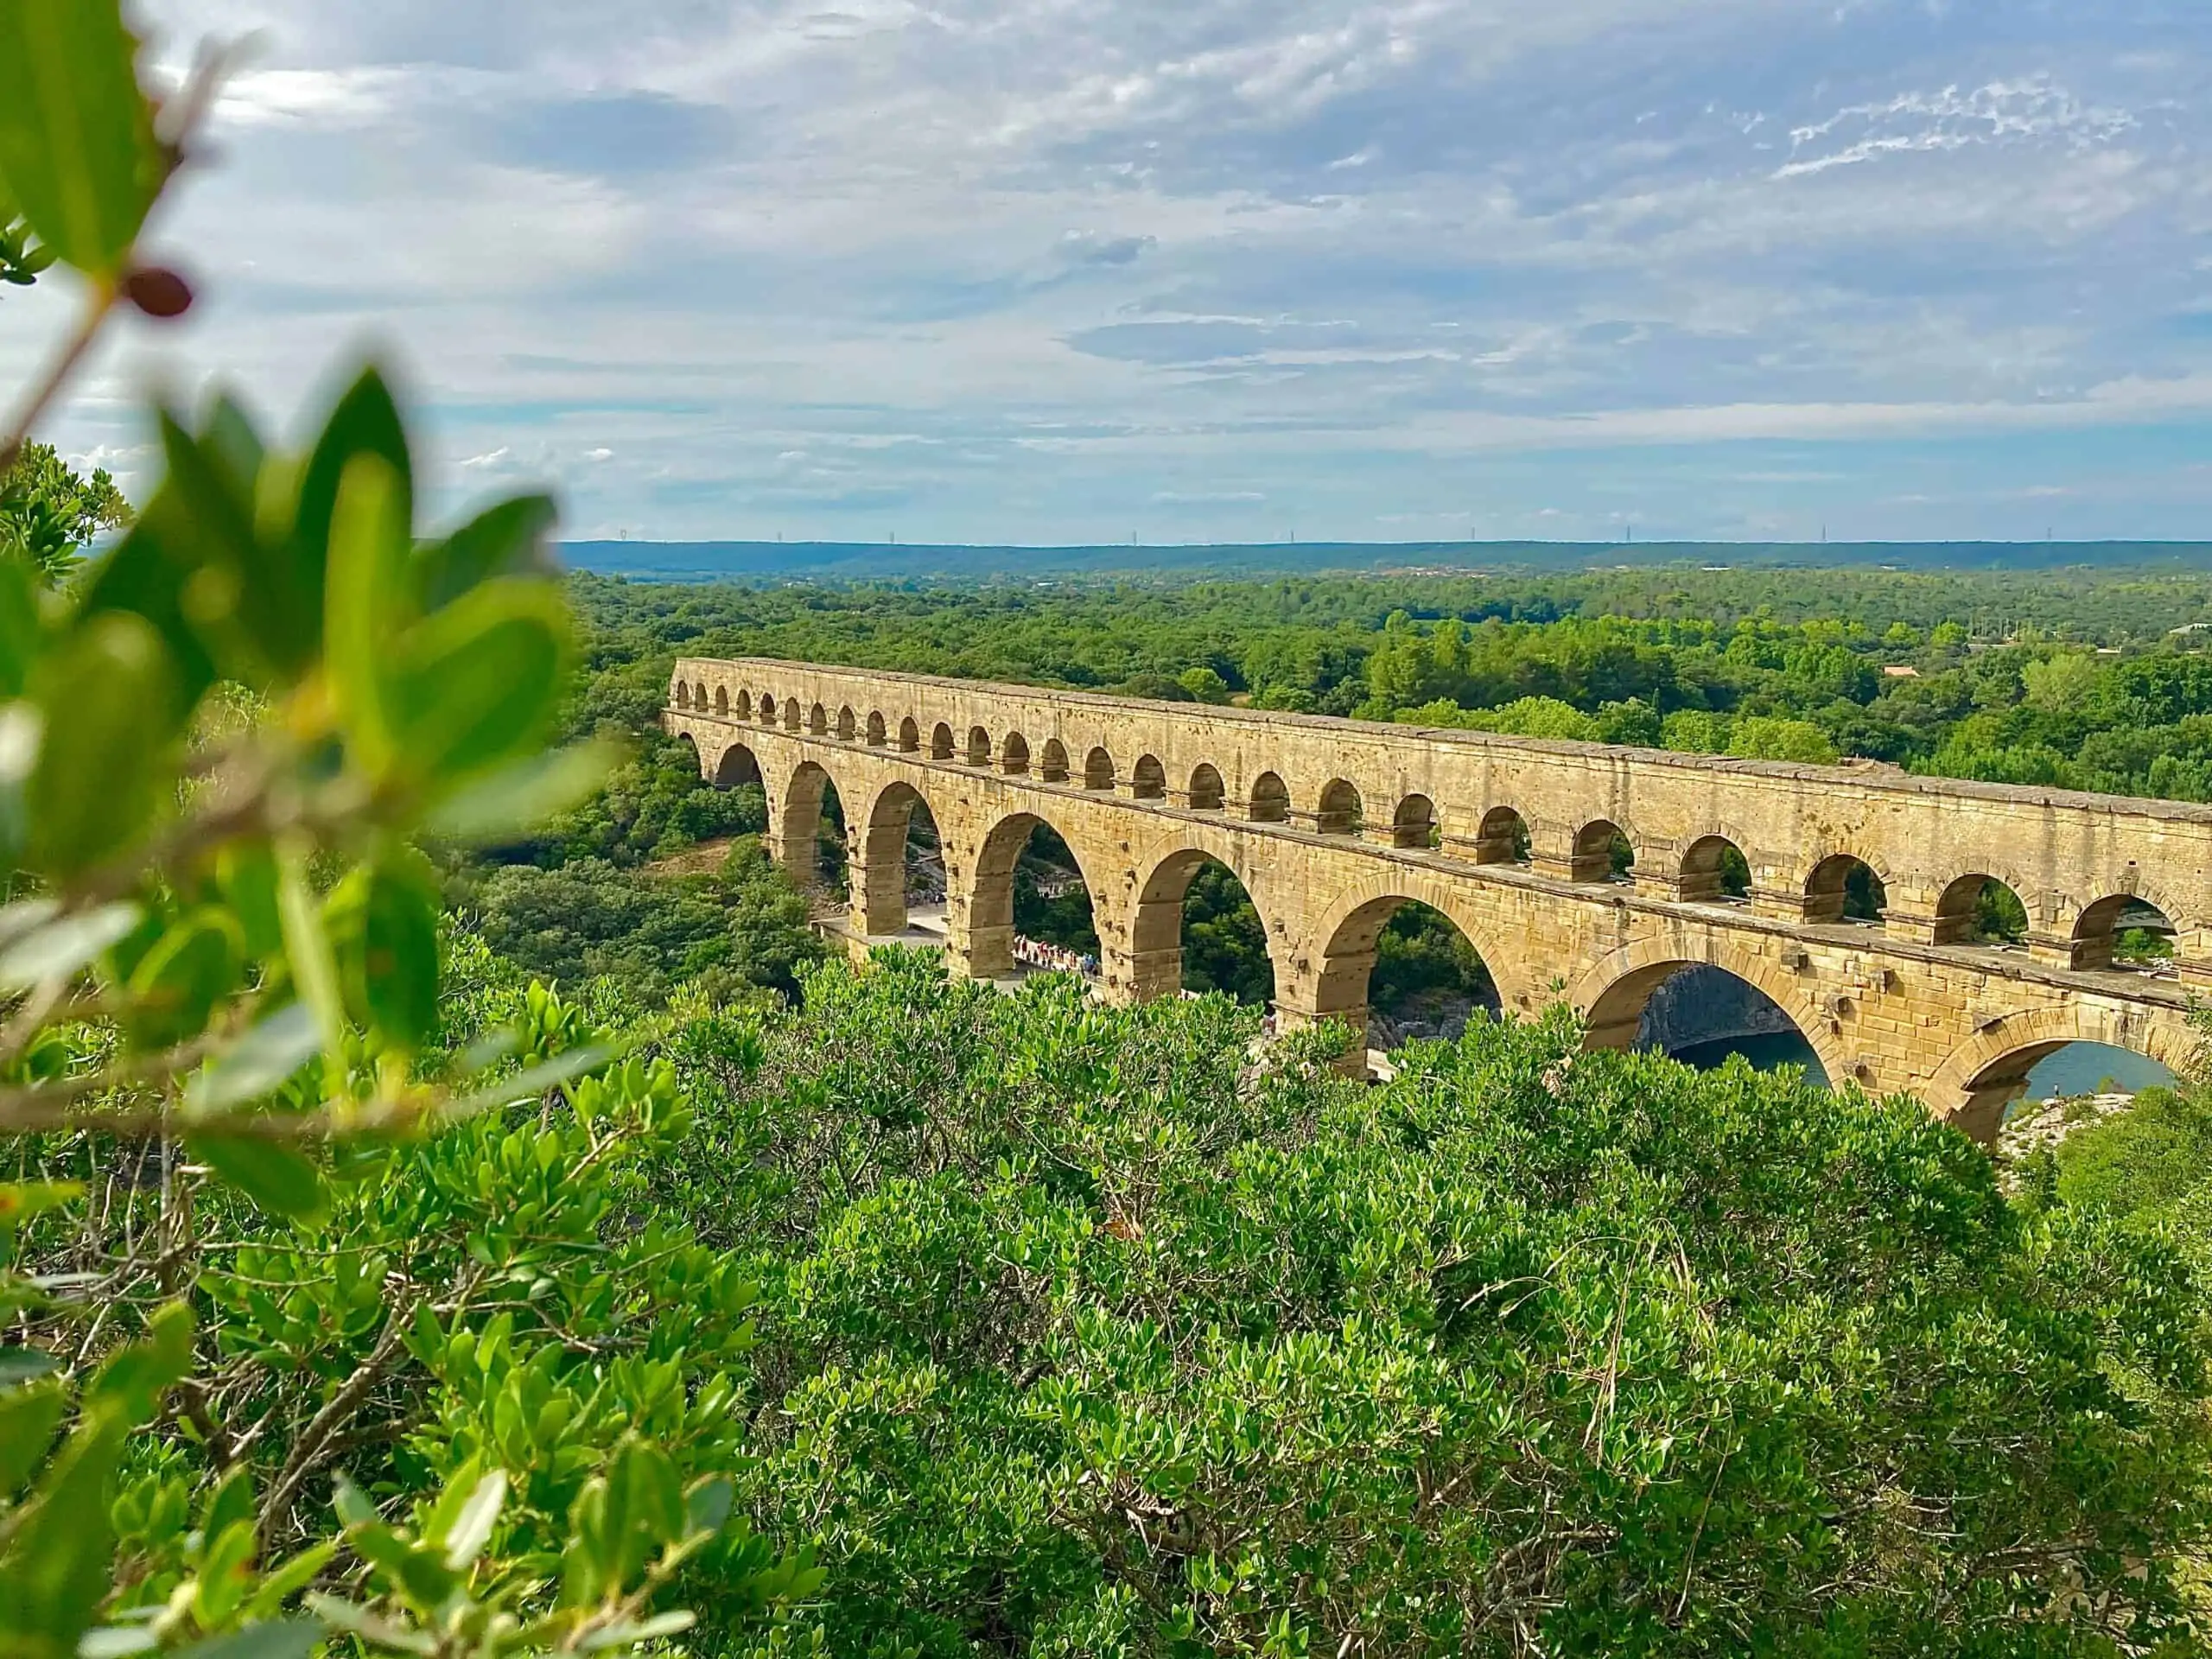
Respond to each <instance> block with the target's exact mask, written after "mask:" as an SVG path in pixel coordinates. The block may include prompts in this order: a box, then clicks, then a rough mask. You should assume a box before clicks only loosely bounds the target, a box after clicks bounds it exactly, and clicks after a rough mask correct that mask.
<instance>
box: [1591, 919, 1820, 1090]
mask: <svg viewBox="0 0 2212 1659" xmlns="http://www.w3.org/2000/svg"><path fill="white" fill-rule="evenodd" d="M1685 968H1717V969H1719V970H1720V971H1721V972H1723V973H1725V974H1726V975H1728V976H1730V977H1732V978H1733V979H1738V980H1741V981H1742V982H1744V983H1745V984H1746V985H1748V986H1750V987H1751V989H1753V990H1754V991H1756V992H1758V994H1759V995H1760V996H1761V997H1763V998H1764V999H1765V1001H1768V1002H1770V1003H1772V1004H1773V1005H1774V1006H1775V1007H1777V1008H1778V1009H1779V1010H1780V1011H1781V1012H1782V1014H1783V1015H1784V1016H1785V1017H1787V1018H1788V1020H1789V1023H1790V1024H1791V1025H1792V1026H1794V1027H1796V1031H1797V1034H1798V1035H1799V1036H1801V1037H1802V1038H1803V1039H1805V1046H1807V1047H1808V1048H1809V1049H1811V1050H1812V1051H1813V1054H1814V1057H1815V1058H1816V1059H1818V1060H1819V1062H1820V1065H1821V1071H1823V1072H1824V1073H1825V1074H1826V1075H1827V1078H1828V1081H1829V1082H1830V1083H1831V1084H1837V1085H1840V1084H1843V1083H1844V1082H1845V1081H1846V1080H1847V1079H1848V1078H1850V1077H1852V1076H1853V1071H1852V1066H1851V1060H1850V1058H1849V1056H1847V1054H1846V1053H1845V1052H1844V1051H1843V1046H1842V1045H1841V1044H1840V1043H1839V1042H1838V1041H1837V1040H1836V1037H1835V1033H1834V1031H1833V1030H1832V1029H1831V1028H1830V1027H1829V1022H1828V1021H1827V1020H1825V1019H1823V1018H1822V1017H1821V1011H1820V1009H1819V1008H1817V1007H1815V1006H1814V1005H1813V1004H1812V1003H1811V1002H1810V1001H1808V1000H1807V998H1806V996H1805V995H1804V993H1803V992H1802V990H1801V989H1800V988H1798V986H1797V985H1796V982H1794V981H1793V980H1792V979H1791V978H1790V976H1789V974H1788V973H1787V972H1785V971H1784V970H1783V969H1781V968H1780V967H1778V966H1777V965H1776V964H1775V963H1770V962H1768V961H1766V960H1765V959H1764V958H1763V957H1758V956H1755V955H1753V954H1752V953H1751V952H1750V951H1748V950H1738V949H1736V948H1734V947H1732V946H1730V945H1728V944H1724V943H1720V942H1715V943H1714V944H1713V945H1712V946H1711V947H1710V948H1709V950H1708V952H1707V955H1705V956H1702V957H1689V956H1684V955H1683V954H1682V953H1681V952H1680V951H1678V950H1671V949H1669V947H1668V946H1667V945H1666V944H1663V943H1662V942H1659V941H1656V940H1646V941H1643V942H1642V943H1640V944H1631V945H1626V946H1624V947H1623V948H1622V949H1620V950H1614V951H1611V952H1610V953H1608V954H1607V955H1606V956H1605V957H1601V958H1600V959H1599V961H1598V962H1596V963H1593V964H1592V966H1591V967H1590V968H1589V969H1587V970H1586V972H1585V973H1584V974H1583V976H1582V977H1581V979H1580V981H1578V982H1576V984H1575V985H1574V987H1573V989H1572V990H1571V991H1570V992H1569V993H1568V996H1567V1000H1568V1001H1569V1002H1570V1003H1571V1004H1572V1005H1573V1007H1576V1008H1577V1009H1579V1010H1580V1011H1581V1012H1582V1014H1583V1019H1584V1022H1585V1027H1586V1035H1585V1036H1584V1038H1583V1046H1584V1047H1585V1048H1593V1049H1599V1048H1613V1049H1625V1048H1633V1047H1634V1046H1636V1043H1637V1037H1638V1035H1639V1032H1640V1028H1641V1027H1642V1025H1643V1011H1644V1009H1645V1007H1647V1006H1648V1005H1649V1003H1650V1001H1651V995H1652V993H1653V992H1655V991H1656V990H1657V989H1658V988H1659V987H1660V986H1661V985H1662V984H1664V983H1665V982H1667V981H1668V980H1669V979H1672V978H1673V977H1674V976H1675V975H1676V974H1678V973H1680V972H1681V970H1682V969H1685Z"/></svg>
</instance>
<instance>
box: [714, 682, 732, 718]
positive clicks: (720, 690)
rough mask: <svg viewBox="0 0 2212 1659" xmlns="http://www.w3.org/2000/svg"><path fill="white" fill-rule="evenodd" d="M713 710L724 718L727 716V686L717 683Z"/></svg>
mask: <svg viewBox="0 0 2212 1659" xmlns="http://www.w3.org/2000/svg"><path fill="white" fill-rule="evenodd" d="M715 713H716V714H718V715H721V716H722V718H724V719H725V720H727V719H728V718H729V687H728V686H726V685H718V686H716V687H715Z"/></svg>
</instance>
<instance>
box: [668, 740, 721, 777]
mask: <svg viewBox="0 0 2212 1659" xmlns="http://www.w3.org/2000/svg"><path fill="white" fill-rule="evenodd" d="M676 741H677V742H679V743H681V744H683V746H684V747H687V748H689V749H690V751H691V764H692V765H693V766H696V767H698V768H699V775H700V776H701V777H702V778H704V779H709V781H712V779H713V778H714V773H713V772H709V771H708V770H707V761H706V757H705V756H703V755H702V754H701V753H699V740H698V739H697V738H696V737H694V736H692V735H691V734H690V733H689V732H678V733H677V734H676Z"/></svg>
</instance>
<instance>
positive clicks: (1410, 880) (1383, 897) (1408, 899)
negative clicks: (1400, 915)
mask: <svg viewBox="0 0 2212 1659" xmlns="http://www.w3.org/2000/svg"><path fill="white" fill-rule="evenodd" d="M1407 904H1418V905H1425V906H1427V907H1428V908H1429V909H1431V910H1433V911H1435V912H1438V913H1439V914H1440V915H1441V916H1442V917H1443V918H1445V920H1446V921H1448V922H1450V923H1451V924H1452V926H1453V927H1454V928H1456V929H1458V930H1459V933H1460V935H1461V936H1462V937H1463V938H1465V939H1466V941H1467V943H1468V944H1471V946H1473V947H1474V950H1475V952H1476V954H1477V955H1478V956H1479V957H1481V958H1482V961H1483V965H1484V967H1485V968H1486V969H1489V971H1490V976H1491V982H1492V983H1493V984H1494V985H1495V986H1496V987H1497V995H1498V1000H1499V1003H1500V1006H1501V1007H1502V1008H1503V1009H1504V1010H1506V1011H1516V1010H1529V1009H1532V1008H1533V1007H1534V1006H1535V988H1534V987H1533V986H1531V985H1530V984H1529V982H1528V979H1527V976H1526V970H1525V969H1524V968H1523V966H1522V963H1520V962H1519V961H1518V960H1517V959H1516V958H1515V957H1512V956H1511V955H1510V953H1509V952H1508V951H1507V950H1506V949H1505V948H1504V946H1503V944H1502V942H1500V941H1498V940H1497V939H1495V938H1492V937H1491V934H1490V931H1489V930H1488V929H1487V928H1486V927H1484V925H1483V919H1482V918H1481V917H1479V916H1478V915H1477V914H1476V913H1475V912H1473V911H1472V910H1471V908H1470V907H1469V906H1468V905H1467V903H1466V899H1465V895H1463V894H1462V893H1460V892H1459V890H1458V889H1457V887H1456V886H1455V885H1454V884H1452V883H1449V882H1446V881H1442V880H1436V879H1434V878H1433V877H1431V876H1428V875H1427V874H1423V873H1422V872H1421V869H1420V868H1419V867H1418V866H1412V865H1406V866H1399V867H1395V868H1393V869H1392V870H1391V871H1390V873H1389V874H1386V875H1383V876H1379V877H1377V878H1376V880H1372V881H1367V882H1363V883H1362V884H1361V885H1359V886H1358V887H1354V888H1353V889H1352V890H1351V892H1349V893H1341V894H1339V895H1338V897H1337V899H1335V900H1334V901H1333V902H1332V904H1331V905H1330V906H1329V907H1328V908H1327V909H1326V910H1325V911H1323V912H1321V915H1320V917H1319V919H1318V920H1317V921H1316V922H1315V923H1314V924H1313V927H1312V929H1311V930H1310V931H1308V932H1307V934H1306V939H1305V942H1304V944H1303V945H1302V946H1301V948H1300V950H1299V952H1298V962H1297V966H1298V968H1299V969H1300V973H1301V974H1302V975H1304V976H1306V978H1307V982H1308V987H1307V988H1308V990H1309V992H1310V995H1311V1006H1310V1007H1308V1008H1306V1009H1305V1010H1304V1012H1306V1013H1307V1014H1311V1015H1312V1016H1313V1018H1315V1019H1317V1020H1326V1019H1341V1020H1350V1021H1351V1023H1352V1024H1353V1026H1354V1027H1356V1028H1357V1029H1358V1030H1360V1031H1362V1032H1364V1031H1365V1029H1366V1020H1367V1015H1368V981H1369V979H1370V976H1372V974H1373V973H1374V971H1375V959H1376V948H1377V942H1378V941H1379V940H1380V939H1381V938H1382V937H1383V929H1384V928H1385V927H1387V926H1389V922H1390V918H1391V917H1392V915H1393V914H1394V913H1395V912H1396V911H1397V910H1398V909H1399V907H1400V906H1403V905H1407Z"/></svg>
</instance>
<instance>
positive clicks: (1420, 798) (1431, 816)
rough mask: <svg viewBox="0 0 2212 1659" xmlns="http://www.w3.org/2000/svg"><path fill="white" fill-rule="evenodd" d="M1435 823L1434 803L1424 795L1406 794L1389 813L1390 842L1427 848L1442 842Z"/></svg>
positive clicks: (1396, 845) (1395, 845) (1399, 845)
mask: <svg viewBox="0 0 2212 1659" xmlns="http://www.w3.org/2000/svg"><path fill="white" fill-rule="evenodd" d="M1443 839H1444V837H1443V835H1442V833H1441V832H1440V830H1439V829H1438V827H1437V823H1436V803H1435V802H1434V801H1432V800H1431V799H1429V798H1428V797H1427V796H1426V795H1408V796H1407V797H1406V798H1404V799H1403V800H1402V801H1400V802H1399V803H1398V810H1396V811H1395V812H1394V813H1392V814H1391V815H1390V844H1391V845H1392V846H1393V847H1408V848H1413V849H1418V850H1427V849H1431V848H1433V847H1437V846H1440V845H1441V844H1442V842H1443Z"/></svg>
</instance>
